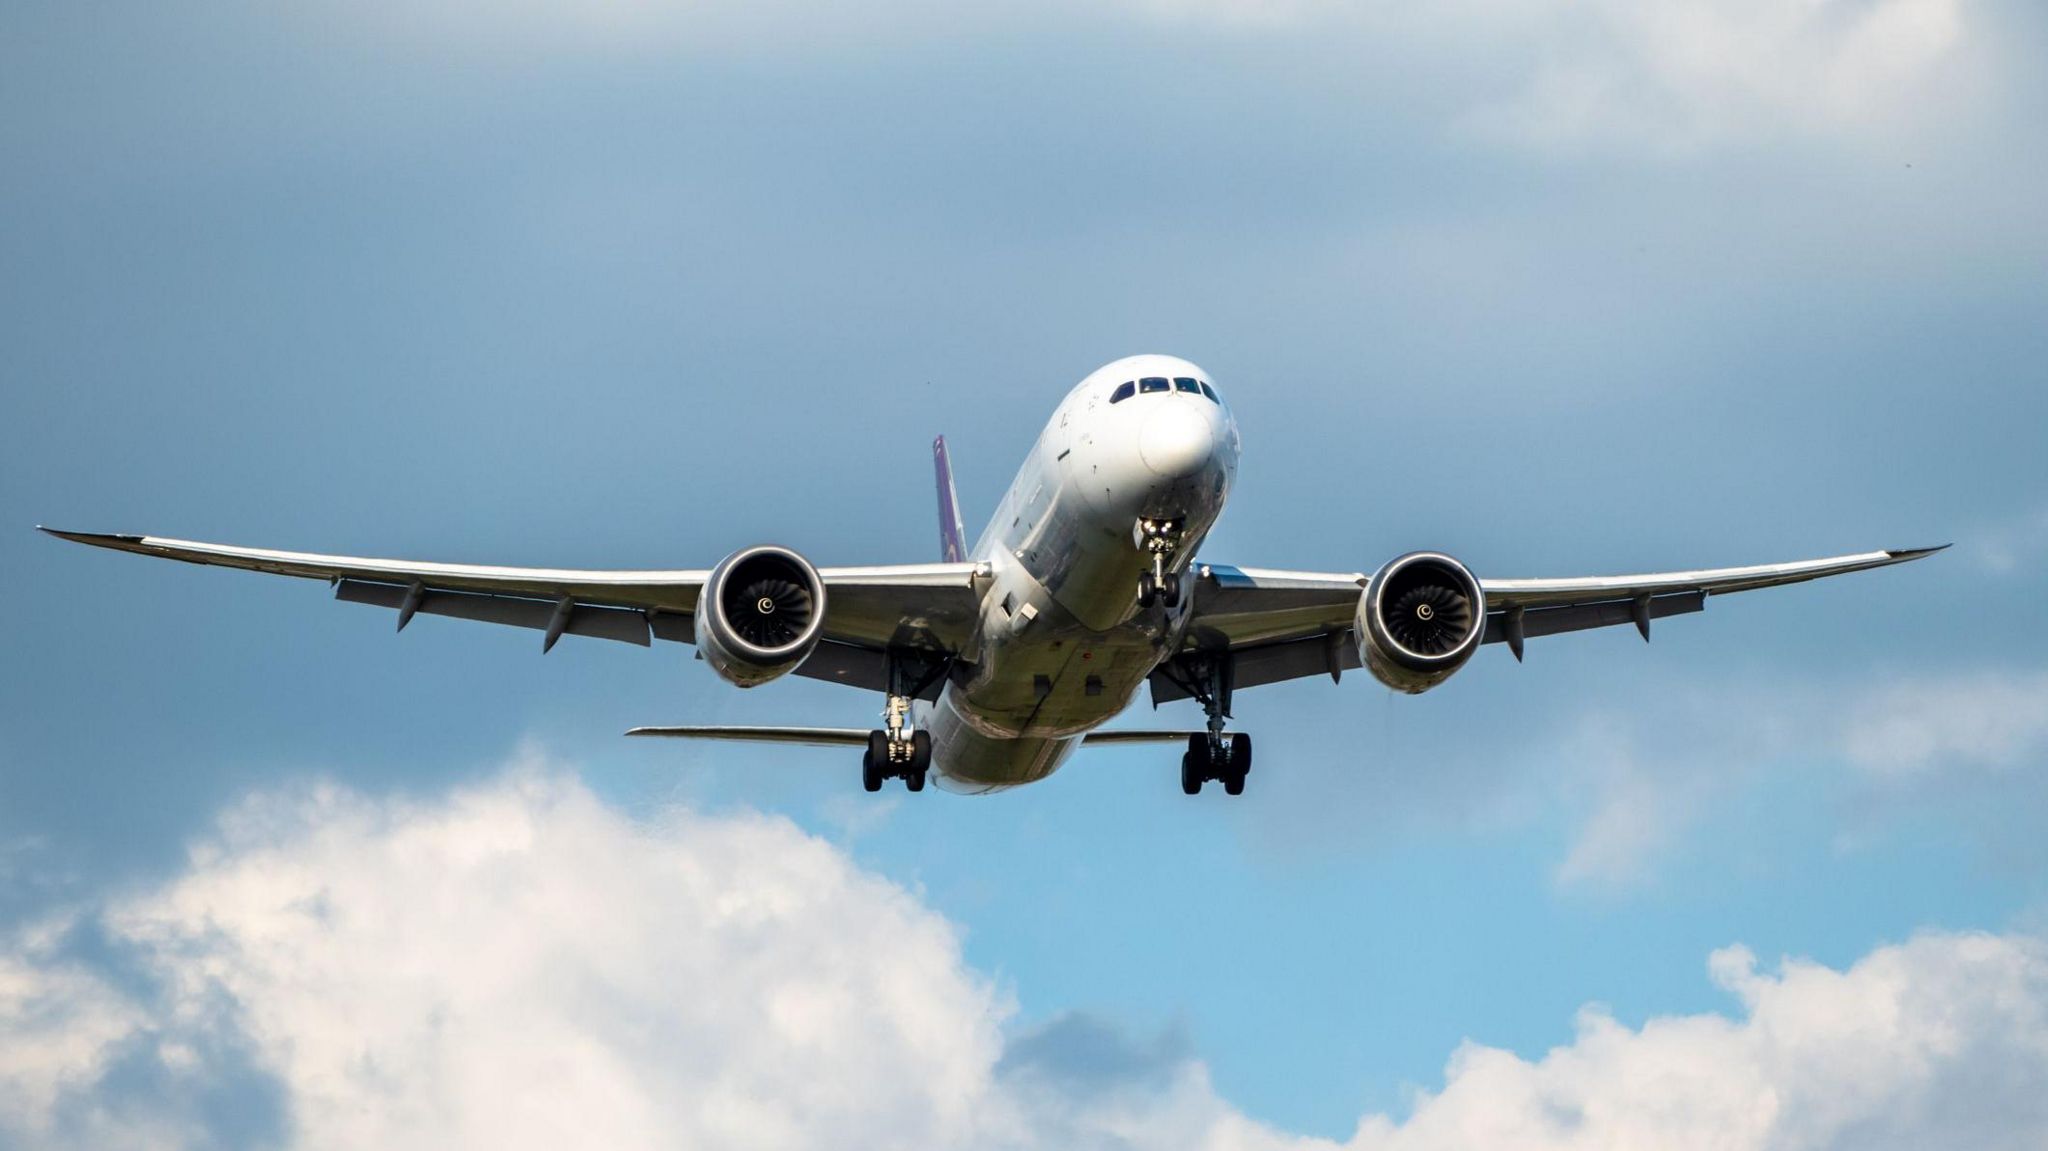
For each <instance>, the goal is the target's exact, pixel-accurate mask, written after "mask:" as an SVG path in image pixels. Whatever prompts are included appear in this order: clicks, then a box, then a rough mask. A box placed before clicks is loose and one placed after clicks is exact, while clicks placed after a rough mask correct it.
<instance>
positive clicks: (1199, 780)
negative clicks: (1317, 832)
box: [1176, 653, 1252, 795]
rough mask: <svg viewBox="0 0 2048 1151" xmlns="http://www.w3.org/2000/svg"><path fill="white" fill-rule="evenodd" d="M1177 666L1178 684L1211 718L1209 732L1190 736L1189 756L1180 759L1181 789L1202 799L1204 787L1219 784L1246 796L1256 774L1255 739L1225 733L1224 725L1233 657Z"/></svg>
mask: <svg viewBox="0 0 2048 1151" xmlns="http://www.w3.org/2000/svg"><path fill="white" fill-rule="evenodd" d="M1177 662H1178V668H1177V670H1178V671H1179V672H1180V673H1181V674H1180V675H1179V676H1177V677H1176V682H1177V683H1179V684H1180V685H1181V686H1182V687H1184V688H1186V689H1187V690H1188V693H1189V694H1190V695H1192V696H1194V697H1195V699H1196V700H1197V701H1198V702H1200V703H1201V705H1202V711H1203V712H1204V713H1206V714H1207V715H1208V717H1209V722H1208V728H1209V730H1208V731H1206V732H1202V733H1197V734H1195V735H1190V736H1188V752H1187V754H1186V755H1183V756H1181V757H1180V789H1181V790H1182V791H1184V792H1186V793H1187V794H1189V795H1199V794H1201V791H1202V785H1203V784H1204V783H1207V782H1209V781H1210V780H1215V781H1217V782H1219V783H1221V784H1222V785H1223V790H1224V792H1225V793H1226V794H1229V795H1243V794H1244V777H1245V776H1247V775H1249V774H1251V770H1252V737H1251V736H1249V735H1246V734H1245V733H1244V732H1241V731H1237V732H1226V731H1224V730H1223V721H1224V720H1226V719H1229V718H1230V680H1231V674H1230V673H1231V666H1230V656H1229V654H1228V653H1219V654H1214V655H1196V656H1192V657H1183V658H1182V659H1181V660H1179V661H1177Z"/></svg>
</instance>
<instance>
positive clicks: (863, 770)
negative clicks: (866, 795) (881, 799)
mask: <svg viewBox="0 0 2048 1151" xmlns="http://www.w3.org/2000/svg"><path fill="white" fill-rule="evenodd" d="M888 762H889V737H888V736H886V735H883V734H882V733H881V732H879V731H871V732H869V733H868V750H867V754H866V755H864V756H862V757H861V761H860V785H861V786H862V787H864V788H866V789H867V790H869V791H880V790H882V769H883V768H884V767H885V766H886V765H887V764H888Z"/></svg>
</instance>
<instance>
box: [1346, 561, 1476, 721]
mask: <svg viewBox="0 0 2048 1151" xmlns="http://www.w3.org/2000/svg"><path fill="white" fill-rule="evenodd" d="M1352 626H1353V633H1352V634H1354V635H1356V636H1357V637H1358V658H1359V662H1361V663H1363V664H1364V665H1365V666H1366V668H1367V669H1368V670H1370V671H1371V672H1372V674H1373V676H1374V677H1375V678H1377V679H1378V680H1379V681H1380V682H1381V683H1383V684H1386V685H1387V686H1388V687H1391V688H1393V689H1394V690H1395V691H1405V692H1407V693H1408V694H1410V695H1420V694H1421V693H1423V692H1425V691H1428V690H1429V689H1430V688H1433V687H1435V686H1436V685H1437V684H1440V683H1442V682H1443V681H1445V680H1446V679H1449V678H1450V677H1451V673H1452V672H1454V671H1456V670H1458V669H1459V668H1461V667H1463V666H1465V661H1466V660H1468V659H1471V658H1472V653H1473V652H1474V651H1477V650H1478V649H1479V641H1480V640H1481V639H1482V638H1484V637H1485V635H1486V595H1485V593H1484V592H1482V591H1481V590H1480V588H1479V581H1478V580H1477V579H1475V578H1473V576H1472V572H1471V571H1470V570H1469V569H1467V568H1466V567H1465V565H1464V564H1461V563H1459V562H1458V561H1457V560H1454V559H1452V558H1451V557H1449V556H1447V555H1443V554H1441V553H1438V552H1409V553H1408V554H1407V555H1404V556H1401V557H1400V558H1398V559H1395V560H1393V561H1392V562H1390V563H1388V564H1387V565H1386V566H1385V567H1383V568H1381V569H1380V570H1379V571H1378V572H1377V573H1375V574H1374V575H1373V577H1372V579H1371V580H1369V581H1367V583H1366V585H1365V594H1364V595H1362V596H1360V597H1359V600H1358V614H1357V616H1356V617H1355V618H1354V619H1353V621H1352Z"/></svg>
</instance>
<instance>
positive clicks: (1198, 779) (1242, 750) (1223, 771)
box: [1180, 731, 1252, 795]
mask: <svg viewBox="0 0 2048 1151" xmlns="http://www.w3.org/2000/svg"><path fill="white" fill-rule="evenodd" d="M1251 770H1252V737H1251V736H1249V735H1246V734H1245V733H1243V732H1241V731H1237V732H1232V733H1230V734H1228V735H1223V734H1221V733H1218V734H1215V735H1191V736H1189V737H1188V753H1187V754H1186V755H1183V756H1181V757H1180V789H1181V790H1182V791H1184V792H1186V793H1188V794H1189V795H1200V794H1201V793H1202V785H1203V784H1204V783H1207V782H1208V781H1209V780H1212V779H1213V780H1218V781H1220V782H1221V783H1222V784H1223V791H1224V794H1226V795H1243V794H1244V777H1245V776H1246V775H1248V774H1250V773H1251Z"/></svg>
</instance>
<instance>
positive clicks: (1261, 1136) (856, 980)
mask: <svg viewBox="0 0 2048 1151" xmlns="http://www.w3.org/2000/svg"><path fill="white" fill-rule="evenodd" d="M1710 966H1711V971H1712V975H1713V978H1714V980H1715V981H1716V983H1717V984H1719V986H1721V987H1722V988H1724V989H1725V990H1727V991H1728V992H1729V993H1731V994H1732V996H1733V997H1734V1000H1735V1002H1736V1004H1737V1006H1738V1008H1739V1012H1738V1013H1737V1014H1736V1015H1734V1016H1722V1015H1715V1014H1707V1015H1691V1016H1667V1017H1659V1018H1653V1019H1650V1020H1649V1021H1647V1022H1646V1023H1645V1024H1644V1025H1643V1026H1641V1027H1640V1028H1631V1027H1628V1026H1625V1025H1624V1024H1622V1023H1620V1022H1617V1021H1616V1020H1614V1019H1612V1018H1610V1017H1609V1016H1607V1015H1606V1014H1603V1013H1602V1012H1601V1011H1600V1010H1598V1009H1597V1008H1589V1009H1587V1010H1586V1011H1585V1012H1583V1013H1582V1015H1581V1017H1580V1019H1579V1021H1578V1026H1577V1035H1576V1038H1575V1039H1574V1040H1573V1041H1572V1042H1571V1043H1569V1044H1567V1045H1565V1046H1562V1047H1559V1048H1557V1049H1555V1050H1553V1051H1550V1052H1549V1053H1547V1054H1545V1055H1543V1056H1542V1057H1541V1058H1538V1059H1534V1060H1530V1059H1524V1058H1522V1057H1519V1056H1517V1055H1515V1054H1513V1053H1511V1052H1508V1051H1503V1050H1498V1049H1494V1048H1489V1047H1485V1046H1481V1045H1479V1044H1478V1043H1468V1044H1467V1045H1466V1046H1465V1047H1463V1048H1462V1049H1460V1050H1459V1051H1458V1052H1456V1053H1455V1054H1454V1055H1453V1056H1452V1057H1451V1059H1450V1062H1449V1066H1448V1068H1447V1070H1446V1073H1445V1082H1444V1084H1443V1087H1442V1089H1441V1090H1439V1091H1436V1092H1434V1093H1429V1094H1422V1095H1418V1096H1417V1097H1416V1098H1415V1100H1414V1102H1413V1106H1412V1108H1411V1111H1410V1113H1409V1114H1408V1115H1406V1116H1401V1117H1396V1116H1386V1115H1374V1116H1367V1117H1365V1118H1364V1119H1362V1120H1361V1122H1360V1124H1359V1126H1358V1129H1357V1130H1356V1132H1355V1133H1354V1134H1353V1136H1352V1137H1351V1139H1350V1141H1349V1144H1348V1145H1349V1146H1351V1147H1354V1148H1359V1149H1380V1148H1384V1149H1389V1151H1392V1149H1403V1151H1406V1149H1425V1148H1437V1147H1444V1148H1449V1147H1468V1146H1474V1145H1510V1144H1511V1145H1518V1146H1534V1147H1556V1148H1573V1147H1596V1146H1598V1147H1610V1146H1664V1147H1692V1146H1701V1147H1705V1146H1714V1147H1733V1148H1792V1147H1798V1148H1808V1147H1835V1146H1856V1147H1863V1148H1869V1147H1890V1146H1897V1147H1922V1146H1932V1145H1943V1146H1976V1147H2002V1146H2022V1145H2031V1141H2032V1140H2034V1139H2036V1138H2037V1136H2038V1133H2039V1132H2040V1131H2041V1130H2043V1129H2044V1128H2048V1091H2044V1090H2043V1088H2044V1087H2048V950H2044V948H2043V946H2042V944H2041V943H2040V942H2038V941H2036V940H2034V939H2032V938H2030V937H2026V936H2008V937H2000V936H1992V935H1943V934H1928V935H1922V936H1919V937H1916V938H1914V939H1911V940H1909V941H1907V942H1905V943H1903V944H1900V945H1896V946H1887V947H1882V948H1879V949H1877V950H1876V951H1874V952H1872V953H1871V954H1869V955H1867V956H1866V957H1864V958H1863V959H1862V960H1860V961H1858V962H1857V963H1855V964H1854V965H1852V966H1851V967H1849V968H1848V969H1847V970H1844V971H1836V970H1833V969H1830V968H1827V967H1824V966H1820V965H1817V964H1814V963H1809V962H1804V961H1797V960H1788V961H1786V962H1785V963H1783V964H1782V965H1781V967H1780V968H1779V969H1778V970H1777V971H1775V972H1770V971H1765V970H1763V969H1760V967H1759V965H1758V964H1757V962H1756V960H1755V958H1754V957H1753V956H1751V955H1750V954H1749V953H1748V952H1747V951H1745V950H1743V949H1742V948H1740V947H1732V948H1729V949H1726V950H1724V951H1721V952H1717V953H1716V954H1715V955H1714V956H1713V957H1712V960H1711V964H1710ZM1013 1014H1014V1008H1013V1006H1012V1003H1011V1000H1010V999H1009V997H1008V996H1007V995H1006V994H1005V993H1004V991H1003V990H1002V988H1001V987H1000V986H999V985H998V984H997V983H996V982H995V981H994V980H992V979H991V978H990V977H988V976H987V975H985V974H983V973H981V972H978V971H976V970H975V969H973V968H972V967H971V966H969V965H968V964H967V963H966V962H965V961H964V960H963V958H962V955H961V950H960V934H959V930H958V929H957V928H956V927H955V926H954V925H952V924H951V923H949V922H948V921H946V920H945V919H944V918H943V917H941V916H940V915H938V914H937V913H935V912H934V911H932V910H931V909H930V908H929V907H927V906H925V905H924V904H923V903H922V902H921V901H920V899H919V898H918V896H917V895H916V893H914V892H912V891H909V890H906V889H904V888H903V887H901V886H899V885H897V884H894V883H892V882H890V881H888V880H887V879H884V878H882V877H879V876H877V875H874V874H871V873H869V872H867V871H865V870H863V869H862V868H861V867H859V866H858V865H857V864H856V863H855V862H854V861H852V860H851V859H850V858H849V857H848V856H847V855H846V854H845V853H844V852H843V851H842V850H840V849H839V848H837V847H835V846H833V845H831V844H829V843H827V842H825V841H823V840H820V839H818V838H816V837H813V836H811V835H808V834H806V833H804V832H803V831H801V830H800V829H799V828H797V827H796V826H794V825H793V824H791V823H789V822H788V821H786V820H783V819H779V818H774V817H769V816H763V815H757V814H734V815H717V816H712V815H704V814H699V813H694V812H688V811H678V812H673V813H670V814H667V815H665V816H663V817H662V818H660V819H658V820H655V821H651V822H648V821H639V820H635V819H632V818H629V817H627V816H626V815H624V814H622V813H620V812H618V811H616V810H614V809H612V808H610V807H608V806H607V805H605V804H604V803H603V802H601V801H600V800H599V799H597V798H596V797H595V796H594V795H592V794H591V793H590V792H589V791H588V790H587V789H586V788H585V787H584V786H583V785H581V784H580V783H578V782H576V781H575V780H574V779H573V778H572V777H569V776H566V775H563V774H560V773H558V772H555V771H552V770H550V769H548V768H546V767H545V766H542V765H537V764H527V765H523V766H520V767H517V768H515V769H514V770H512V771H510V772H509V773H508V774H506V775H504V776H503V777H501V778H499V779H497V780H495V781H493V782H490V783H488V784H484V785H480V786H475V787H471V788H467V789H464V790H460V791H456V792H454V793H451V794H448V795H445V796H441V797H437V798H431V799H425V800H418V799H398V798H385V799H377V798H371V797H366V796H364V795H361V794H357V793H354V792H350V791H347V790H343V789H340V788H336V787H333V786H317V787H309V788H302V789H297V790H292V791H287V792H282V793H277V794H269V795H262V796H257V797H254V798H251V799H249V800H247V801H246V802H244V803H243V804H241V805H240V806H239V807H237V808H236V809H235V810H233V811H232V812H230V813H228V814H227V815H226V816H225V817H224V818H223V819H222V820H221V821H220V824H219V827H218V830H217V832H216V833H215V834H214V835H213V836H212V837H211V838H210V839H209V840H208V841H207V842H205V843H204V844H202V845H200V846H198V847H196V848H195V849H194V850H193V851H192V853H191V856H190V860H189V864H188V866H187V867H186V868H185V870H184V871H183V873H182V874H180V875H178V876H176V877H175V878H173V879H172V880H170V881H169V882H167V883H164V884H162V885H161V886H159V887H156V888H154V889H152V890H148V891H144V892H141V893H137V894H130V895H125V896H121V897H117V898H113V899H111V900H109V901H108V902H107V903H106V904H104V905H103V906H100V907H97V908H92V909H84V910H80V911H77V912H75V913H73V914H71V915H69V916H67V917H64V918H61V919H58V920H52V921H49V922H46V923H44V924H42V925H41V926H39V927H37V928H35V929H31V930H26V931H23V932H20V933H18V934H16V935H15V936H14V937H13V938H11V939H9V940H8V941H7V946H6V950H5V951H4V953H0V1137H4V1138H0V1141H4V1142H7V1143H9V1144H10V1145H19V1146H31V1147H86V1146H90V1147H118V1146H210V1145H246V1144H257V1143H272V1142H275V1143H281V1144H283V1145H286V1146H291V1147H301V1148H321V1147H363V1146H380V1147H398V1148H403V1147H451V1146H454V1147H463V1146H491V1147H501V1148H503V1147H510V1148H517V1147H525V1146H534V1147H542V1146H546V1147H553V1146H559V1145H561V1144H562V1143H563V1142H564V1141H565V1140H572V1141H574V1142H576V1143H579V1144H596V1145H604V1146H610V1147H623V1148H633V1147H673V1146H691V1147H727V1146H732V1147H739V1146H744V1147H790V1148H798V1147H846V1146H877V1147H892V1146H918V1147H969V1146H972V1147H990V1146H996V1147H1019V1148H1022V1147H1053V1146H1058V1147H1161V1148H1166V1147H1173V1148H1186V1147H1216V1148H1237V1147H1307V1146H1330V1144H1329V1143H1328V1142H1326V1141H1322V1140H1317V1139H1312V1138H1308V1137H1302V1136H1296V1135H1292V1134H1289V1133H1286V1132H1282V1131H1277V1130H1275V1129H1273V1128H1271V1127H1270V1126H1268V1125H1265V1124H1262V1123H1260V1122H1258V1121H1256V1120H1255V1119H1253V1118H1251V1117H1249V1116H1247V1115H1245V1114H1243V1113H1242V1112H1241V1111H1239V1110H1238V1109H1236V1108H1235V1107H1233V1106H1231V1105H1230V1104H1229V1103H1228V1101H1227V1100H1225V1099H1223V1098H1222V1097H1221V1096H1220V1095H1219V1094H1218V1092H1217V1091H1216V1090H1215V1089H1214V1087H1213V1086H1212V1084H1211V1082H1210V1080H1209V1076H1208V1074H1207V1071H1206V1070H1205V1068H1204V1066H1203V1065H1202V1063H1201V1062H1200V1060H1199V1058H1198V1057H1197V1056H1196V1055H1195V1054H1194V1053H1193V1052H1191V1051H1189V1050H1188V1045H1187V1044H1186V1042H1185V1040H1184V1039H1175V1038H1173V1037H1171V1036H1169V1037H1167V1038H1165V1039H1162V1040H1161V1041H1160V1042H1158V1043H1156V1044H1151V1045H1146V1044H1140V1043H1134V1042H1130V1041H1127V1040H1124V1039H1122V1038H1120V1036H1119V1034H1118V1033H1117V1032H1116V1031H1115V1029H1114V1028H1111V1027H1108V1026H1107V1025H1104V1024H1100V1023H1098V1022H1094V1021H1090V1020H1088V1019H1087V1018H1086V1017H1075V1016H1069V1017H1065V1018H1062V1019H1058V1020H1055V1021H1054V1022H1053V1023H1051V1024H1049V1025H1046V1026H1044V1027H1042V1028H1039V1029H1038V1030H1036V1031H1032V1032H1028V1033H1024V1034H1015V1033H1012V1032H1013V1031H1014V1029H1013V1028H1012V1027H1010V1023H1011V1020H1012V1017H1013Z"/></svg>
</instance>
